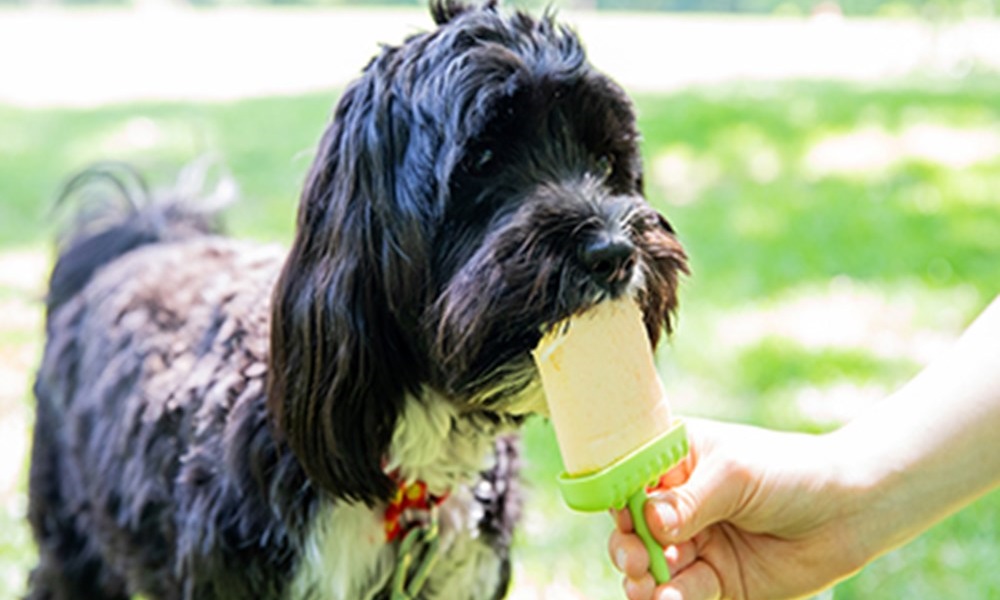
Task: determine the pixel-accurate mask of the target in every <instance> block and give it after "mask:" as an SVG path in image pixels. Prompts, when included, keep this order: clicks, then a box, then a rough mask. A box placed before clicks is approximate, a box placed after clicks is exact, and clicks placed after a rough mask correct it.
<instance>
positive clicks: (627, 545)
mask: <svg viewBox="0 0 1000 600" xmlns="http://www.w3.org/2000/svg"><path fill="white" fill-rule="evenodd" d="M608 552H609V553H610V554H611V561H612V562H613V563H614V564H615V566H617V567H618V570H619V571H621V572H622V573H624V574H625V576H626V577H629V578H632V579H638V578H640V577H642V576H643V575H644V574H646V572H647V571H648V570H649V555H648V554H647V553H646V546H644V545H643V543H642V540H640V539H639V536H637V535H635V534H631V533H622V532H620V531H613V532H611V539H610V540H608Z"/></svg>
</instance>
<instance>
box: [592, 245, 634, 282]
mask: <svg viewBox="0 0 1000 600" xmlns="http://www.w3.org/2000/svg"><path fill="white" fill-rule="evenodd" d="M635 253H636V249H635V246H634V245H633V244H632V242H631V241H629V240H628V238H625V237H623V236H619V235H609V234H600V235H597V236H595V237H592V238H590V239H588V240H587V241H585V242H584V243H583V244H581V245H580V249H579V254H580V261H581V262H582V263H583V266H584V267H585V268H586V269H587V270H588V271H590V274H591V276H592V277H593V278H594V280H595V281H596V282H598V283H600V284H602V285H608V284H610V285H615V284H620V283H624V282H626V281H628V280H629V279H630V278H631V277H632V267H633V266H634V265H635Z"/></svg>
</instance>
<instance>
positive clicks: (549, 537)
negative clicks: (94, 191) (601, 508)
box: [0, 75, 1000, 599]
mask: <svg viewBox="0 0 1000 600" xmlns="http://www.w3.org/2000/svg"><path fill="white" fill-rule="evenodd" d="M332 96H333V95H332V94H317V95H309V96H302V97H289V98H268V99H260V100H248V101H242V102H236V103H231V104H211V105H186V104H141V105H129V106H115V107H107V108H101V109H97V110H88V111H70V110H20V109H14V108H10V107H0V252H5V251H13V250H19V249H23V248H29V249H41V248H44V247H46V245H47V244H48V239H49V237H50V234H51V228H50V227H49V226H48V225H47V212H46V211H47V207H48V206H49V205H50V203H51V199H52V198H53V196H54V195H55V194H56V192H57V190H58V186H59V183H60V182H61V181H63V180H64V178H65V176H66V175H67V174H68V173H70V172H72V171H74V170H76V169H79V168H80V167H82V166H84V165H86V164H87V163H89V162H91V161H93V160H97V159H104V158H124V159H128V160H130V161H132V162H135V163H137V164H138V165H139V166H140V167H141V168H142V169H143V170H146V171H148V172H150V173H152V174H153V175H154V176H155V177H156V178H157V179H156V182H157V183H160V184H165V183H168V182H169V178H170V176H171V174H172V173H174V172H175V171H176V169H177V168H179V166H180V165H182V164H183V163H184V162H186V161H188V160H190V159H192V158H195V157H197V156H199V155H201V154H205V153H215V154H218V155H219V156H221V157H222V158H223V159H224V160H225V162H226V164H227V165H228V166H229V168H230V169H231V171H232V173H233V175H234V177H235V178H236V180H237V181H238V182H239V183H240V185H241V186H242V189H243V195H244V197H245V199H244V200H243V201H242V203H241V204H240V205H239V206H238V207H237V208H235V209H233V210H231V211H230V212H229V214H228V218H229V225H230V228H231V230H232V231H233V232H234V233H235V234H236V235H240V236H245V237H253V238H258V239H264V240H279V241H287V240H288V239H289V237H290V235H291V228H292V223H293V218H294V210H295V205H296V201H297V198H296V196H297V190H298V188H299V186H300V183H301V181H302V178H303V175H304V173H305V170H306V168H307V167H308V163H309V160H310V158H311V155H312V149H313V147H314V146H315V144H316V142H317V140H318V137H319V134H320V131H321V127H322V126H323V124H324V123H325V122H326V120H327V117H328V115H329V114H330V108H331V99H332ZM998 97H1000V80H998V79H997V78H995V77H991V76H987V75H977V76H972V77H969V78H966V79H963V80H951V81H944V82H942V81H933V82H932V81H924V82H921V81H913V82H908V83H896V84H893V85H886V86H854V85H846V84H836V85H835V84H830V83H821V82H813V83H809V82H803V83H791V84H781V85H777V84H754V85H742V86H730V87H724V88H711V89H703V90H696V91H690V92H684V93H678V94H673V95H667V96H644V97H640V98H638V99H637V105H638V110H639V114H640V119H641V128H642V130H643V132H644V142H643V151H644V154H645V157H646V162H647V177H646V181H647V191H648V194H649V197H650V199H651V201H652V202H654V203H655V204H656V205H657V206H658V207H659V208H661V209H662V210H663V211H664V213H665V214H667V215H668V217H669V218H670V220H671V222H672V223H673V224H674V226H675V228H676V229H677V230H678V231H679V232H680V236H681V238H682V240H683V242H684V243H685V245H686V247H687V249H688V252H689V253H690V255H691V260H692V267H693V276H692V277H691V278H689V279H688V280H687V281H686V282H685V284H684V289H683V296H682V302H683V304H682V308H681V321H680V326H679V329H678V332H677V334H676V335H675V336H674V338H673V340H672V341H671V343H670V344H669V345H668V346H665V347H664V348H663V349H662V351H661V354H660V363H661V369H662V371H663V374H664V376H665V379H666V381H667V386H668V388H669V389H670V390H671V394H672V395H673V397H674V398H675V399H676V404H677V405H678V406H679V407H680V410H682V411H683V412H687V413H696V414H702V415H708V416H714V417H720V418H726V419H731V420H739V421H745V422H751V423H755V424H759V425H764V426H770V427H780V428H790V429H798V430H805V431H822V430H826V429H829V428H831V427H833V426H835V425H836V424H837V423H838V422H840V421H842V420H843V419H845V418H848V417H849V416H850V415H851V414H853V413H854V412H856V411H857V410H859V409H861V408H863V407H864V405H866V404H867V403H868V402H870V401H873V400H874V399H877V398H878V397H879V396H880V395H881V394H884V393H887V392H888V391H889V390H891V389H893V388H894V387H896V386H898V385H900V384H901V383H902V382H903V381H905V380H906V379H907V378H909V377H910V376H912V375H913V374H914V373H915V372H916V371H917V370H918V369H919V367H920V365H922V364H923V363H924V362H926V360H927V358H928V356H930V355H931V354H933V352H934V351H936V350H939V349H940V348H941V347H943V345H944V344H946V343H947V342H948V341H949V340H951V339H953V338H954V336H955V335H957V333H958V331H960V330H961V328H962V327H963V326H964V325H965V324H967V323H968V321H969V320H970V319H971V318H972V316H973V315H975V314H976V313H977V312H978V311H979V310H980V309H981V308H982V307H984V306H985V305H986V303H988V302H989V301H990V300H991V299H992V298H993V297H994V296H995V295H996V294H997V292H998V290H1000V283H998V282H1000V261H998V260H997V257H998V256H1000V233H998V232H1000V204H998V201H997V200H996V198H997V197H998V196H997V190H1000V141H998V140H1000V128H998V127H997V125H996V123H998V122H1000V102H997V101H996V99H997V98H998ZM858 157H861V158H860V159H859V158H858ZM11 298H13V299H15V300H16V301H19V302H29V301H32V302H33V297H32V294H31V293H28V292H25V291H24V290H22V289H19V288H16V287H13V286H11V285H7V284H0V302H3V301H8V300H10V299H11ZM34 306H37V304H35V305H34ZM37 342H38V335H37V332H35V333H31V332H30V331H29V332H28V333H25V332H24V331H23V330H0V349H4V350H5V351H6V350H10V349H16V348H23V347H24V346H25V345H27V344H37ZM19 389H24V390H27V389H28V384H27V381H26V379H25V381H24V383H23V388H19ZM0 408H2V409H3V412H0V424H2V423H6V422H8V421H5V420H4V419H8V418H9V417H10V414H14V413H18V414H20V415H21V417H20V418H21V420H20V421H18V422H19V423H24V424H26V423H27V422H28V421H29V420H30V400H29V398H28V397H27V395H26V394H24V397H19V398H17V399H16V401H15V402H14V403H13V404H11V403H9V402H8V403H6V404H3V403H0ZM4 413H7V414H4ZM25 426H26V425H25ZM525 440H526V447H527V450H526V454H527V456H528V459H527V461H526V469H527V473H526V474H527V480H528V487H529V504H528V513H527V516H526V522H525V526H524V528H522V530H521V532H520V533H519V537H518V545H519V551H518V556H520V561H521V567H520V571H519V577H520V581H521V582H522V584H523V583H525V582H532V584H533V585H535V586H536V587H537V588H539V589H542V590H547V591H546V592H545V593H547V594H548V597H557V596H558V595H559V594H560V593H564V594H566V595H564V596H560V597H588V598H615V597H620V591H619V590H620V588H619V583H618V577H617V575H616V574H615V572H614V571H613V569H612V568H611V567H610V566H609V564H608V561H607V560H606V552H605V544H606V539H607V533H608V529H609V527H610V525H609V523H608V520H607V517H606V516H605V515H576V514H572V513H570V512H569V511H568V510H567V509H565V508H564V507H563V506H562V504H561V502H560V500H559V498H558V497H557V496H556V495H555V490H554V485H553V484H552V479H553V477H554V475H555V474H556V473H558V471H559V469H560V464H559V457H558V454H557V451H556V448H555V445H554V442H553V439H552V434H551V431H550V429H549V427H548V425H547V424H545V423H544V422H541V421H536V422H532V423H531V424H529V426H528V428H527V431H526V433H525ZM23 485H24V484H23V477H22V478H21V480H20V483H19V484H17V486H16V487H15V488H14V491H13V492H12V493H11V492H7V497H3V498H0V507H2V509H3V512H0V529H3V531H4V532H5V534H4V536H3V538H2V541H0V597H10V596H13V595H14V594H16V593H17V591H18V589H19V586H20V585H21V582H23V577H24V569H25V568H26V566H27V565H29V564H30V560H31V559H30V556H31V553H32V552H33V549H32V547H31V544H30V541H29V537H28V536H27V534H26V530H25V528H24V527H23V525H22V520H21V513H22V511H23V509H24V502H23V496H22V495H21V493H22V492H23ZM4 492H5V490H0V493H4ZM998 515H1000V496H998V495H997V494H993V495H990V496H987V497H985V498H983V499H981V500H980V501H979V502H977V503H975V504H974V505H972V506H970V507H969V508H968V509H967V510H965V511H963V512H961V513H959V514H958V515H956V516H954V517H952V518H950V519H948V520H946V521H945V522H943V523H942V524H940V525H939V526H937V527H935V528H934V529H932V530H931V531H930V532H928V533H927V534H925V535H924V536H922V537H921V538H919V539H918V540H917V541H915V542H914V543H912V544H910V545H909V546H907V547H905V548H903V549H901V550H899V551H897V552H894V553H892V554H891V555H889V556H887V557H885V558H883V559H881V560H879V561H877V562H876V563H874V564H873V565H871V566H870V567H869V568H867V569H866V570H865V571H863V572H862V573H861V574H859V575H858V576H856V577H854V578H853V579H851V580H849V581H847V582H845V583H843V584H841V585H839V586H838V587H837V588H836V589H835V590H834V596H835V597H836V598H847V599H851V598H857V599H862V598H864V599H870V598H899V597H916V598H924V597H938V596H944V595H946V594H947V595H949V596H950V597H955V598H984V597H994V596H997V595H998V594H1000V572H998V571H997V570H996V569H993V568H992V565H993V564H996V563H997V562H998V561H1000V545H998V544H996V543H995V540H996V539H997V536H998V535H1000V517H998ZM7 532H12V533H11V534H9V535H8V533H7ZM566 590H576V591H575V592H572V591H571V592H567V591H566ZM572 594H576V596H573V595H572Z"/></svg>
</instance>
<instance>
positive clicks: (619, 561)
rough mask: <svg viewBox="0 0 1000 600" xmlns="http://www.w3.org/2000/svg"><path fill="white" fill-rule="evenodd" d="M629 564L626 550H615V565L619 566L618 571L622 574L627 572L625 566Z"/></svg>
mask: <svg viewBox="0 0 1000 600" xmlns="http://www.w3.org/2000/svg"><path fill="white" fill-rule="evenodd" d="M627 562H628V553H627V552H625V549H624V548H619V549H617V550H615V564H616V565H618V570H619V571H621V572H622V573H624V572H625V564H626V563H627Z"/></svg>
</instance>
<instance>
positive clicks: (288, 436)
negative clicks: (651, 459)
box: [29, 2, 686, 600]
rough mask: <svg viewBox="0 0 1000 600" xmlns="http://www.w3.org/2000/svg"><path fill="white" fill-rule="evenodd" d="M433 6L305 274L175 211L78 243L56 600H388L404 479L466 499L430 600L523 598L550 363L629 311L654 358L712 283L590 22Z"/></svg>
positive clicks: (311, 234)
mask: <svg viewBox="0 0 1000 600" xmlns="http://www.w3.org/2000/svg"><path fill="white" fill-rule="evenodd" d="M432 12H433V14H434V17H435V20H436V22H437V23H438V25H439V26H438V28H437V29H436V30H434V31H432V32H430V33H426V34H419V35H414V36H413V37H410V38H409V39H407V40H406V41H405V42H404V43H403V44H402V45H401V46H399V47H386V48H384V49H383V51H382V52H381V53H380V54H379V55H378V56H376V57H375V58H374V60H373V61H372V62H371V63H370V64H369V65H368V67H367V68H366V69H365V71H364V72H363V74H362V76H361V77H360V79H359V80H358V81H356V82H355V83H354V84H353V85H351V86H350V87H349V89H347V91H346V92H345V93H344V95H343V97H342V98H341V99H340V102H339V104H338V106H337V108H336V111H335V114H334V117H333V120H332V123H331V124H330V126H329V128H328V129H327V130H326V132H325V134H324V135H323V138H322V141H321V142H320V145H319V149H318V153H317V156H316V159H315V162H314V164H313V166H312V168H311V170H310V172H309V174H308V177H307V181H306V184H305V188H304V191H303V193H302V197H301V203H300V207H299V213H298V222H297V230H296V235H295V239H294V243H293V245H292V248H291V251H290V252H289V253H287V254H282V253H279V252H277V251H275V250H273V249H267V248H260V247H254V246H252V245H249V244H245V243H240V242H236V241H232V240H229V239H226V238H223V237H220V236H218V235H214V234H213V228H212V224H211V219H209V218H208V217H207V216H205V215H202V214H199V212H198V211H197V210H193V209H192V207H191V205H190V203H184V202H178V201H176V200H175V201H168V202H154V203H151V204H148V205H145V206H138V207H134V208H131V209H129V210H127V211H125V214H123V215H120V217H119V218H118V219H117V220H116V221H113V222H111V223H107V222H106V220H105V221H102V225H101V226H93V223H92V222H91V221H87V222H86V225H87V226H86V227H82V228H77V229H75V230H73V232H71V235H70V238H69V239H68V241H66V242H65V243H64V244H63V247H62V250H61V253H60V256H59V259H58V261H57V264H56V266H55V269H54V272H53V275H52V281H51V288H50V294H49V297H48V321H47V334H48V342H47V345H46V348H45V355H44V359H43V362H42V365H41V368H40V371H39V374H38V379H37V383H36V387H35V390H36V395H37V399H38V408H37V420H36V429H35V436H34V447H33V451H32V464H31V476H30V511H29V512H30V520H31V523H32V526H33V529H34V533H35V536H36V539H37V541H38V545H39V552H40V560H39V563H38V566H37V568H36V569H35V570H34V572H33V574H32V576H31V581H30V590H29V597H30V598H34V599H43V598H81V599H84V598H85V599H88V600H95V599H102V598H127V597H129V596H130V595H132V594H140V593H141V594H143V595H144V596H145V597H147V598H190V599H198V600H203V599H210V598H234V599H246V598H257V599H271V598H274V599H279V598H281V599H284V598H289V599H291V598H295V599H301V598H317V599H319V598H323V599H326V598H339V599H345V600H356V599H361V598H382V597H386V593H387V592H386V585H387V582H388V579H389V578H390V576H391V573H392V570H393V568H394V567H395V563H396V560H397V553H398V546H399V542H398V541H393V542H387V541H386V538H385V535H384V533H383V520H382V519H383V514H384V511H385V506H386V502H387V500H388V499H389V498H390V496H391V495H392V494H393V493H394V492H395V490H396V489H397V485H398V482H400V481H422V482H424V483H426V485H427V487H428V489H429V491H430V492H431V493H432V494H434V495H435V496H440V497H445V496H446V499H445V500H444V502H443V504H441V506H440V512H441V520H440V522H441V559H440V561H439V562H438V564H437V565H436V566H435V568H434V569H433V570H432V572H431V578H430V580H429V581H428V582H427V584H426V586H425V587H424V588H423V590H422V592H421V594H420V597H422V598H441V599H449V600H452V599H459V598H491V597H500V596H502V595H504V593H505V592H506V589H507V585H508V579H509V575H510V565H509V557H508V548H509V544H510V536H511V530H512V527H513V526H514V522H515V520H516V517H517V513H518V509H519V499H518V492H517V482H516V465H517V454H516V450H515V446H514V442H513V441H512V438H511V437H510V434H511V432H513V431H514V430H515V429H516V427H517V425H519V424H520V423H521V422H522V420H523V419H524V418H525V416H526V415H527V414H529V413H531V412H533V411H536V410H537V409H539V407H540V406H542V405H543V402H544V399H543V398H542V396H541V391H540V384H539V381H538V375H537V372H536V369H535V367H534V365H533V363H532V361H531V358H530V350H531V349H532V348H533V347H534V346H535V344H536V343H537V342H538V340H539V338H540V336H541V333H542V332H543V331H544V330H545V328H546V327H548V326H550V325H552V324H553V323H555V322H557V321H558V320H560V319H562V318H564V317H566V316H569V315H571V314H574V313H577V312H580V311H582V310H585V309H587V308H588V307H590V306H592V305H594V304H595V303H598V302H601V301H603V300H605V299H608V298H613V297H618V296H621V295H630V296H632V297H633V298H634V299H635V300H636V301H637V302H638V303H639V304H640V306H641V308H642V310H643V313H644V315H645V323H646V326H647V329H648V334H649V340H650V343H651V344H653V345H655V344H656V342H657V340H658V339H659V337H660V334H661V332H663V331H664V330H666V331H669V329H670V315H671V312H672V311H673V310H674V308H675V306H676V288H677V279H678V275H679V273H681V272H684V271H685V270H686V264H685V256H684V252H683V250H682V249H681V247H680V245H679V244H678V242H677V240H676V239H675V236H674V233H673V231H672V229H671V228H670V225H669V224H668V223H667V221H666V220H665V219H664V218H663V217H662V216H660V215H659V214H658V213H657V212H655V211H654V210H653V209H651V208H650V207H649V206H648V205H647V204H646V203H645V201H644V199H643V192H642V170H641V164H640V157H639V150H638V146H637V142H638V137H639V136H638V132H637V131H636V124H635V117H634V112H633V107H632V105H631V103H630V102H629V100H628V99H627V97H626V96H625V94H624V93H623V92H622V90H621V89H620V88H619V87H618V86H617V85H615V84H614V83H613V82H612V81H610V80H609V79H608V78H606V77H605V76H603V75H601V74H599V73H597V72H596V71H594V70H593V69H592V68H591V66H590V65H589V64H588V63H587V61H586V59H585V55H584V52H583V49H582V47H581V45H580V42H579V41H578V39H577V38H576V37H575V35H574V34H573V33H572V32H571V31H569V30H568V29H566V28H564V27H562V26H559V25H557V24H556V23H555V21H554V19H553V18H552V17H551V16H546V17H544V18H542V19H540V20H535V19H533V18H531V17H529V16H527V15H525V14H521V13H514V14H505V13H503V12H501V11H500V10H498V9H497V8H496V7H495V6H493V5H492V4H487V5H486V6H484V7H480V8H466V7H463V6H459V5H456V4H452V3H450V2H447V3H437V4H435V5H434V6H433V7H432ZM120 179H121V178H118V179H117V180H119V181H120ZM133 187H134V186H133ZM136 195H137V194H130V196H132V197H134V196H136ZM138 195H140V196H141V195H142V194H138ZM85 221H86V220H85ZM282 265H283V266H282ZM609 401H613V399H609Z"/></svg>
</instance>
